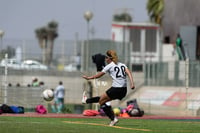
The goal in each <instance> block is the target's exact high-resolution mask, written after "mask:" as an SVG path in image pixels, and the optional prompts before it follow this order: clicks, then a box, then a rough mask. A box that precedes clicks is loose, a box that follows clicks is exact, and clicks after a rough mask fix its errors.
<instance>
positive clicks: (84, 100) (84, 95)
mask: <svg viewBox="0 0 200 133" xmlns="http://www.w3.org/2000/svg"><path fill="white" fill-rule="evenodd" d="M85 93H86V92H85V91H84V92H83V98H82V104H86V100H87V96H86V94H85Z"/></svg>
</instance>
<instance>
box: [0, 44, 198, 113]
mask: <svg viewBox="0 0 200 133" xmlns="http://www.w3.org/2000/svg"><path fill="white" fill-rule="evenodd" d="M4 43H7V44H10V46H12V47H14V48H17V47H18V46H20V47H22V51H23V52H22V60H24V59H29V58H31V59H35V60H39V61H41V60H42V51H41V49H40V48H39V45H38V43H37V41H8V42H5V41H4ZM29 45H30V46H29ZM86 45H88V44H87V43H86V42H84V41H56V42H55V45H54V48H55V49H54V54H53V65H52V66H51V68H50V69H48V70H33V69H30V70H23V69H22V70H17V69H13V68H8V69H7V71H6V69H5V67H0V80H1V86H0V103H5V101H6V102H7V103H8V104H10V105H13V104H15V105H23V106H25V107H27V108H33V107H34V106H35V105H36V104H47V102H45V101H44V100H43V98H42V97H41V92H42V91H43V89H45V88H55V87H56V86H57V85H58V82H59V81H63V83H64V86H65V89H66V96H65V103H66V104H80V103H81V98H82V90H83V88H84V87H85V88H86V89H87V90H89V86H88V83H87V82H86V81H85V80H84V79H82V78H81V75H82V73H85V74H89V75H90V74H95V73H96V67H95V64H94V63H93V62H92V59H91V56H92V55H94V54H97V53H102V54H104V53H105V51H106V50H107V49H115V50H116V51H117V52H118V55H119V58H120V60H121V61H122V62H125V63H126V64H127V65H128V66H129V67H130V68H131V66H134V62H133V64H131V63H130V58H131V50H132V48H131V45H128V44H123V43H116V42H115V43H114V42H112V41H107V40H92V41H90V42H89V46H88V47H87V46H86ZM124 45H125V46H124ZM4 46H5V45H4ZM86 48H88V49H87V50H89V53H87V54H86V53H85V51H86ZM4 49H5V47H4ZM29 51H30V52H29ZM78 53H80V56H81V67H82V69H80V70H77V69H75V70H73V72H71V71H70V72H69V71H65V70H64V67H65V66H67V65H68V64H74V63H76V58H75V57H76V56H77V54H78ZM14 57H15V56H14ZM86 58H88V67H86V62H85V61H86ZM144 64H145V66H144V67H142V68H144V69H143V70H142V69H141V70H142V71H137V72H136V71H133V76H134V81H135V84H136V87H137V90H136V91H130V90H129V91H128V95H127V97H126V98H125V99H124V100H122V101H121V102H116V103H114V104H113V105H114V106H122V107H125V106H126V101H127V100H130V99H132V98H137V95H138V94H137V92H140V90H142V88H143V87H151V86H159V87H163V86H164V87H181V88H187V87H195V88H197V89H200V80H199V79H200V62H199V61H192V60H187V61H173V62H157V63H155V62H148V63H144ZM144 64H141V65H144ZM75 67H76V66H75ZM33 77H37V78H38V79H39V81H43V82H44V83H45V85H44V87H43V88H42V89H41V88H33V87H28V86H27V85H28V84H31V81H32V78H33ZM9 83H10V84H12V86H11V87H8V84H9ZM110 84H111V79H110V78H109V77H107V76H105V77H103V78H101V79H98V80H94V81H92V85H93V92H92V93H93V96H96V95H99V94H101V93H102V92H104V91H105V90H106V89H107V88H108V87H109V86H110ZM18 85H20V86H18ZM88 93H89V91H88ZM141 93H142V92H141ZM147 100H148V101H149V103H148V104H145V105H144V106H143V107H144V108H145V110H146V111H148V112H150V113H153V112H155V113H156V112H157V111H158V110H163V112H164V110H165V109H166V108H165V107H164V108H161V107H160V106H152V104H151V99H148V98H147ZM191 101H196V100H195V99H192V100H191ZM138 102H140V100H138ZM158 102H159V99H158ZM178 109H179V110H183V109H184V108H180V107H179V108H178ZM167 110H168V112H170V108H167ZM172 110H173V111H174V110H176V109H175V108H174V109H172ZM163 114H164V113H163Z"/></svg>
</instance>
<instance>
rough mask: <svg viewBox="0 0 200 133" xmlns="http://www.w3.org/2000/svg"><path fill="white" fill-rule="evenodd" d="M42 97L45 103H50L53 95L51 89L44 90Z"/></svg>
mask: <svg viewBox="0 0 200 133" xmlns="http://www.w3.org/2000/svg"><path fill="white" fill-rule="evenodd" d="M42 95H43V98H44V100H45V101H51V100H53V98H54V94H53V91H52V90H51V89H46V90H44V91H43V93H42Z"/></svg>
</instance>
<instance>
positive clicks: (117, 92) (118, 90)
mask: <svg viewBox="0 0 200 133" xmlns="http://www.w3.org/2000/svg"><path fill="white" fill-rule="evenodd" d="M126 93H127V87H111V88H110V89H108V90H107V91H106V94H107V95H108V97H110V98H111V99H112V100H115V99H119V100H122V98H124V97H125V96H126Z"/></svg>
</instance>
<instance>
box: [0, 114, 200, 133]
mask: <svg viewBox="0 0 200 133" xmlns="http://www.w3.org/2000/svg"><path fill="white" fill-rule="evenodd" d="M108 122H109V121H108V119H104V118H103V119H102V118H89V117H88V118H35V117H14V116H9V117H8V116H0V132H1V133H199V132H200V120H199V119H198V120H195V119H182V120H178V119H176V120H175V119H174V120H169V119H166V120H163V119H120V121H119V123H118V124H117V125H116V126H114V127H109V126H107V124H108Z"/></svg>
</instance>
